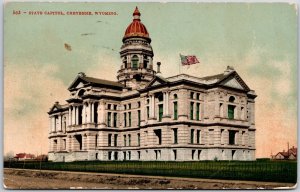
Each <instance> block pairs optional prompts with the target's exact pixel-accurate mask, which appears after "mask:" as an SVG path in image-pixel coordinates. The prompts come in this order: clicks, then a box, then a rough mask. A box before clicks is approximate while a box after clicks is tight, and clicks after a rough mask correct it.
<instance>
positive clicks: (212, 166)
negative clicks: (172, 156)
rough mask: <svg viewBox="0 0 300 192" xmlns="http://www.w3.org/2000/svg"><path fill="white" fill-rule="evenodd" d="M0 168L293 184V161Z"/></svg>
mask: <svg viewBox="0 0 300 192" xmlns="http://www.w3.org/2000/svg"><path fill="white" fill-rule="evenodd" d="M4 167H10V168H24V169H46V170H64V171H84V172H99V173H100V172H101V173H120V174H138V175H160V176H176V177H193V178H208V179H233V180H252V181H271V182H290V183H296V182H297V162H296V161H266V160H264V161H259V160H258V161H198V162H162V161H78V162H37V161H35V162H32V161H31V162H27V161H25V162H23V161H19V162H4Z"/></svg>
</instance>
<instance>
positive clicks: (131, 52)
mask: <svg viewBox="0 0 300 192" xmlns="http://www.w3.org/2000/svg"><path fill="white" fill-rule="evenodd" d="M132 15H133V21H132V22H131V23H130V24H129V25H128V27H127V28H126V30H125V34H124V37H123V39H122V41H123V45H122V47H121V51H120V56H121V59H122V65H121V69H120V70H119V71H118V76H117V78H118V81H119V82H120V83H122V84H124V85H125V86H126V87H129V88H132V89H142V88H144V87H145V86H146V85H147V84H148V83H149V82H150V81H151V80H152V79H153V78H154V76H155V74H156V71H154V70H153V56H154V54H153V50H152V47H151V44H150V43H151V39H150V37H149V33H148V31H147V29H146V27H145V25H144V24H143V23H142V22H141V19H140V16H141V13H140V11H139V9H138V8H137V7H136V8H135V10H134V12H133V14H132Z"/></svg>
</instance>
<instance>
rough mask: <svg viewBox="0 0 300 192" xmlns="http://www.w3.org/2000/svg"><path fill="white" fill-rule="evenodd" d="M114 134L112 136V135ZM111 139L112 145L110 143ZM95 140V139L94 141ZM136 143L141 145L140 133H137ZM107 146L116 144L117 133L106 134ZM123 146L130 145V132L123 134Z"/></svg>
mask: <svg viewBox="0 0 300 192" xmlns="http://www.w3.org/2000/svg"><path fill="white" fill-rule="evenodd" d="M113 136H114V137H113ZM112 139H113V141H114V142H113V143H114V144H113V145H112ZM96 142H97V141H96ZM137 145H138V146H140V145H141V135H140V133H138V134H137ZM108 146H115V147H116V146H118V134H114V135H113V134H108ZM123 146H125V147H126V146H131V134H127V135H123Z"/></svg>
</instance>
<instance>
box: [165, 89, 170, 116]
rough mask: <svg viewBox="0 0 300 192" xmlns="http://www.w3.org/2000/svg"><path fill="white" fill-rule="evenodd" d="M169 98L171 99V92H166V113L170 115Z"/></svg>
mask: <svg viewBox="0 0 300 192" xmlns="http://www.w3.org/2000/svg"><path fill="white" fill-rule="evenodd" d="M169 99H170V92H169V91H167V92H166V115H170V113H169Z"/></svg>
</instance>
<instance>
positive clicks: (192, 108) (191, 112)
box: [190, 102, 194, 120]
mask: <svg viewBox="0 0 300 192" xmlns="http://www.w3.org/2000/svg"><path fill="white" fill-rule="evenodd" d="M190 119H191V120H193V119H194V102H191V104H190Z"/></svg>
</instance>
